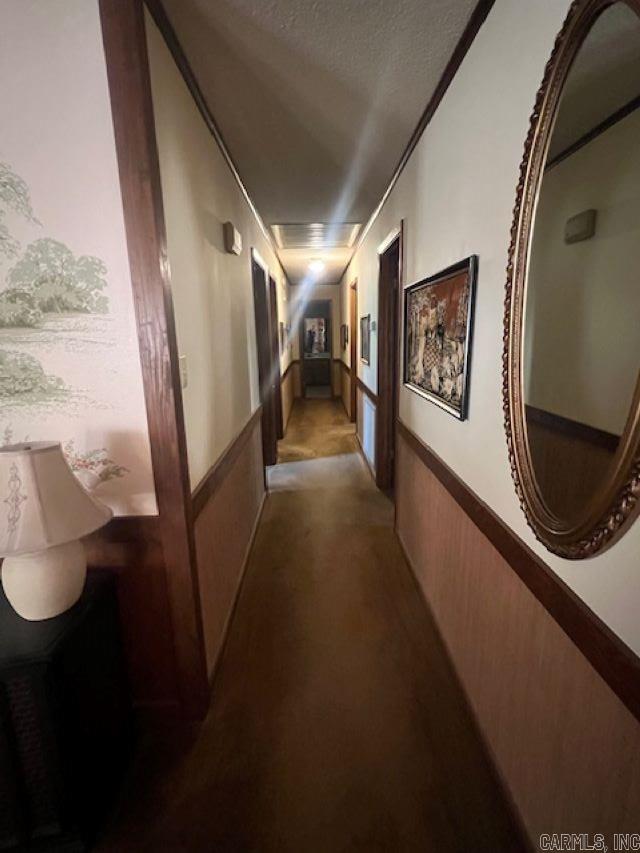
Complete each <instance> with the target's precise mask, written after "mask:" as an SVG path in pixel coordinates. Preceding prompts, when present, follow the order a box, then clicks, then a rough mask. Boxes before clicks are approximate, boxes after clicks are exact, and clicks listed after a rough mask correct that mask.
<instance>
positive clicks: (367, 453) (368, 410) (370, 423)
mask: <svg viewBox="0 0 640 853" xmlns="http://www.w3.org/2000/svg"><path fill="white" fill-rule="evenodd" d="M375 400H376V397H375V394H373V392H372V391H369V389H368V388H366V386H365V385H364V384H363V383H362V382H360V380H358V396H357V405H358V433H357V435H358V441H359V442H360V447H361V448H362V452H363V453H364V457H365V459H366V460H367V463H368V465H369V467H370V468H371V472H372V473H373V474H374V476H375V447H376V402H375Z"/></svg>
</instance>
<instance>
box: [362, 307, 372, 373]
mask: <svg viewBox="0 0 640 853" xmlns="http://www.w3.org/2000/svg"><path fill="white" fill-rule="evenodd" d="M370 350H371V314H365V316H364V317H360V361H363V362H364V363H365V364H369V359H370V354H371V353H370Z"/></svg>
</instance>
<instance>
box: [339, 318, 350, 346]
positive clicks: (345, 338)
mask: <svg viewBox="0 0 640 853" xmlns="http://www.w3.org/2000/svg"><path fill="white" fill-rule="evenodd" d="M348 343H349V327H348V326H347V324H346V323H343V324H342V325H341V326H340V346H341V347H342V349H346V348H347V344H348Z"/></svg>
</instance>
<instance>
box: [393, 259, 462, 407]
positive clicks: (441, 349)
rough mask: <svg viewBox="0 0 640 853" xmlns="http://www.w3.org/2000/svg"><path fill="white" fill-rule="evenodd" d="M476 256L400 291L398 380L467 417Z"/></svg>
mask: <svg viewBox="0 0 640 853" xmlns="http://www.w3.org/2000/svg"><path fill="white" fill-rule="evenodd" d="M477 277H478V256H477V255H470V256H469V257H468V258H465V259H464V260H462V261H459V262H458V263H456V264H453V265H452V266H450V267H447V268H446V269H444V270H442V271H441V272H439V273H437V274H436V275H432V276H429V277H428V278H425V279H422V280H421V281H418V282H416V283H415V284H412V285H410V286H409V287H407V288H406V289H405V291H404V312H403V314H404V321H403V326H404V328H403V331H404V357H403V372H402V375H403V384H404V386H405V387H406V388H408V389H409V390H410V391H413V392H414V393H416V394H419V395H420V396H421V397H424V398H425V399H427V400H429V401H430V402H432V403H434V404H435V405H436V406H439V407H440V408H441V409H443V410H444V411H445V412H448V413H449V414H451V415H453V416H454V417H456V418H458V420H461V421H463V420H466V418H467V412H468V404H469V376H470V368H471V347H472V333H473V315H474V305H475V291H476V281H477Z"/></svg>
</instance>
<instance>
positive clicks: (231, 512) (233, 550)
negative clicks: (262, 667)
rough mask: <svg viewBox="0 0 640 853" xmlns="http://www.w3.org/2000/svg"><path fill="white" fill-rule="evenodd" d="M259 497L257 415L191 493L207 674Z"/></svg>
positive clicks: (245, 552)
mask: <svg viewBox="0 0 640 853" xmlns="http://www.w3.org/2000/svg"><path fill="white" fill-rule="evenodd" d="M226 460H228V461H226ZM217 472H220V475H219V474H218V473H217ZM207 480H208V481H209V482H210V483H212V486H211V487H208V486H207V483H206V481H207ZM202 496H204V499H203V497H202ZM264 498H265V488H264V469H263V465H262V434H261V430H260V418H259V417H256V416H255V415H254V416H253V417H252V418H251V420H250V421H249V423H248V424H247V426H246V427H245V428H244V429H243V430H242V432H241V433H240V435H239V436H238V438H237V439H236V440H235V441H234V442H232V444H231V445H230V446H229V448H228V449H227V451H226V452H225V454H224V455H223V456H222V458H221V459H220V460H219V462H218V463H217V464H216V466H214V468H213V469H212V471H211V472H210V474H209V475H208V477H207V478H206V480H205V482H204V483H203V484H201V486H200V487H199V488H198V490H196V492H195V493H194V514H195V515H196V520H195V539H196V554H197V560H198V577H199V581H200V602H201V607H202V620H203V628H204V642H205V652H206V661H207V671H208V673H209V678H211V677H212V676H213V673H214V671H215V667H216V664H217V661H218V657H219V655H220V651H221V649H222V646H223V643H224V639H225V636H226V631H227V627H228V624H229V620H230V618H231V615H232V613H233V608H234V605H235V601H236V597H237V594H238V590H239V587H240V582H241V580H242V575H243V572H244V567H245V564H246V560H247V556H248V553H249V548H250V547H251V543H252V541H253V535H254V532H255V529H256V526H257V522H258V519H259V517H260V510H261V508H262V504H263V501H264Z"/></svg>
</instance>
